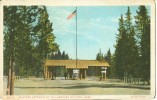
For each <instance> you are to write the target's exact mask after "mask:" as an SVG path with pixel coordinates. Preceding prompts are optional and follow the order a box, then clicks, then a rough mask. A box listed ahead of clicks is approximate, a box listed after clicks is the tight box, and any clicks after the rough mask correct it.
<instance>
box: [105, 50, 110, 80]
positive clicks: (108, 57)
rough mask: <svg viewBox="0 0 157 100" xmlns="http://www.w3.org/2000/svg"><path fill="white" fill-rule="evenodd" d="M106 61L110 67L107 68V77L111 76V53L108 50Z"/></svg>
mask: <svg viewBox="0 0 157 100" xmlns="http://www.w3.org/2000/svg"><path fill="white" fill-rule="evenodd" d="M105 58H106V59H105V60H106V61H107V62H108V63H109V65H110V67H108V68H107V76H108V77H109V76H111V52H110V49H109V50H108V51H107V56H106V57H105Z"/></svg>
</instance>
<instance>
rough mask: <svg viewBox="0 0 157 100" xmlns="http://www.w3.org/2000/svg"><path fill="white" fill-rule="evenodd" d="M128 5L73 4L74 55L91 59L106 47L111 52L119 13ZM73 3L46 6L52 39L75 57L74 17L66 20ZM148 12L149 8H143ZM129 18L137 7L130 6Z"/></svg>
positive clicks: (123, 13) (70, 55) (61, 48)
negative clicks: (50, 23) (74, 13)
mask: <svg viewBox="0 0 157 100" xmlns="http://www.w3.org/2000/svg"><path fill="white" fill-rule="evenodd" d="M127 7H128V6H79V7H77V58H78V59H81V60H95V59H96V55H97V53H98V52H99V51H100V49H101V52H102V53H103V54H106V53H107V51H108V50H109V49H110V51H111V53H114V51H115V48H114V45H115V44H116V34H118V24H119V22H118V21H119V20H118V19H119V18H120V16H121V14H122V15H123V17H124V18H125V13H126V12H127ZM75 9H76V7H74V6H62V7H59V6H57V7H56V6H53V7H52V6H47V11H48V13H49V20H50V21H51V22H52V23H53V26H52V28H53V34H54V35H55V37H56V39H55V42H56V43H57V44H59V48H60V51H61V52H63V51H65V52H66V53H68V55H69V57H70V58H71V59H76V19H75V18H76V16H74V17H73V18H72V19H70V20H67V17H68V16H69V15H70V14H71V13H72V12H74V11H75ZM147 9H148V13H149V11H150V8H149V7H147ZM130 10H131V16H132V18H133V19H132V21H133V24H134V16H135V15H137V14H136V10H138V6H130Z"/></svg>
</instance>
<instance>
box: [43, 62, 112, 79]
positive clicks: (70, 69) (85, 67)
mask: <svg viewBox="0 0 157 100" xmlns="http://www.w3.org/2000/svg"><path fill="white" fill-rule="evenodd" d="M56 67H64V68H65V69H66V70H67V74H68V76H69V78H72V76H73V73H75V71H77V70H78V72H79V73H78V74H79V78H80V79H82V78H83V79H85V78H86V74H87V71H88V72H90V73H92V72H93V71H96V70H92V71H91V70H90V68H99V69H100V70H99V72H101V73H102V77H103V78H104V79H105V78H106V69H107V67H109V64H108V62H106V61H97V60H77V61H76V60H46V62H45V65H44V77H45V79H53V77H54V75H55V68H56ZM76 69H77V70H76Z"/></svg>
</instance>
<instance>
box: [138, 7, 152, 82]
mask: <svg viewBox="0 0 157 100" xmlns="http://www.w3.org/2000/svg"><path fill="white" fill-rule="evenodd" d="M136 12H137V16H135V19H136V20H135V22H136V32H137V34H136V36H137V39H138V44H139V55H140V61H139V70H140V71H141V72H140V73H139V75H141V76H142V77H143V78H144V79H145V80H146V81H147V82H148V84H149V81H150V17H149V15H148V12H147V9H146V7H145V6H139V8H138V10H137V11H136Z"/></svg>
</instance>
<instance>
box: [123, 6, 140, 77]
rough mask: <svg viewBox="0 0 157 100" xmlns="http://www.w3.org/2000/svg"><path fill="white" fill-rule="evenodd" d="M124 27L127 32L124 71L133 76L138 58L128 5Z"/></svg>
mask: <svg viewBox="0 0 157 100" xmlns="http://www.w3.org/2000/svg"><path fill="white" fill-rule="evenodd" d="M125 29H126V34H127V47H126V48H127V52H126V55H125V56H126V57H125V60H126V68H127V69H126V70H127V71H126V72H127V74H129V75H131V76H133V75H134V76H135V72H136V71H137V70H136V67H137V59H138V49H137V46H136V41H135V30H134V26H133V25H132V18H131V12H130V8H129V7H128V10H127V13H126V20H125ZM130 54H131V55H130Z"/></svg>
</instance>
